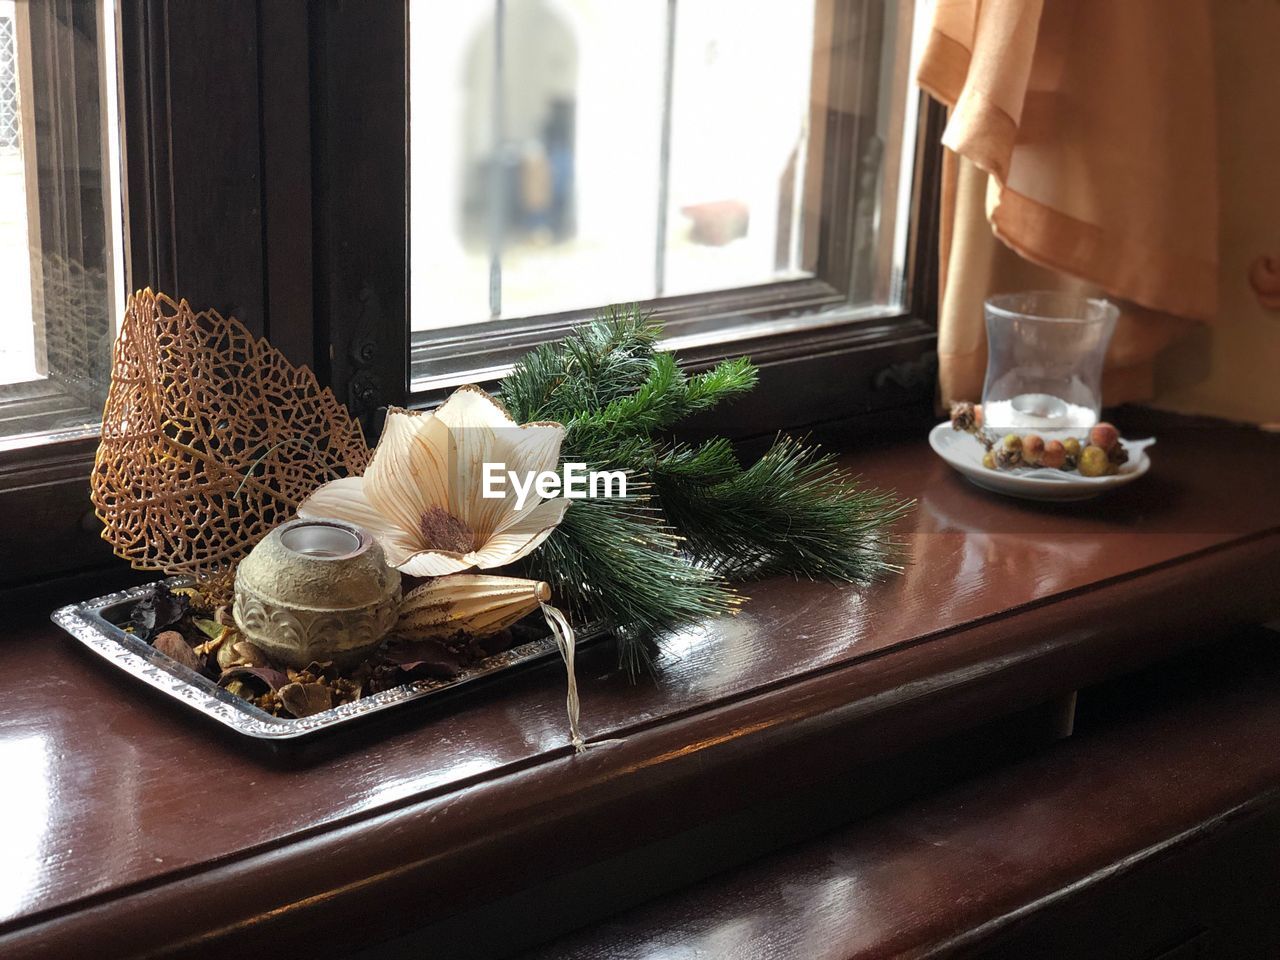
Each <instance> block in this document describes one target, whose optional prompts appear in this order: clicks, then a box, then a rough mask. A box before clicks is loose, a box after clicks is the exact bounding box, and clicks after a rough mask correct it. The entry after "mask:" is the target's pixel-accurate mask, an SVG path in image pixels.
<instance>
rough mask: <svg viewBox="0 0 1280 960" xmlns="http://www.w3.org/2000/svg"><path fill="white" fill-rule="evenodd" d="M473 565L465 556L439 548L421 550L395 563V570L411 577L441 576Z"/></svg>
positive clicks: (468, 568)
mask: <svg viewBox="0 0 1280 960" xmlns="http://www.w3.org/2000/svg"><path fill="white" fill-rule="evenodd" d="M473 566H475V564H474V563H472V562H471V561H469V560H467V559H466V558H465V557H463V556H461V555H459V554H456V553H447V552H444V551H441V550H421V551H419V552H417V553H415V554H412V555H411V556H409V557H407V558H405V559H404V561H402V562H401V563H397V564H395V568H396V569H397V570H399V571H400V572H401V573H407V574H409V576H411V577H443V576H447V575H448V574H451V573H458V572H460V571H462V570H470V569H471V568H472V567H473Z"/></svg>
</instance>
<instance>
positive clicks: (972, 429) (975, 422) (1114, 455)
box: [951, 402, 1129, 477]
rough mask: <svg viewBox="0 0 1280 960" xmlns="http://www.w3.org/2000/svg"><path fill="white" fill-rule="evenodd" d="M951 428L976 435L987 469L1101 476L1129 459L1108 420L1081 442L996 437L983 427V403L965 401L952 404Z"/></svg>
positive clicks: (1028, 436) (1035, 436)
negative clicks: (1033, 469)
mask: <svg viewBox="0 0 1280 960" xmlns="http://www.w3.org/2000/svg"><path fill="white" fill-rule="evenodd" d="M951 427H952V429H953V430H961V431H964V432H965V433H972V434H973V435H974V436H975V437H977V438H978V440H979V442H981V443H982V445H983V446H984V447H986V450H987V452H986V454H985V455H984V456H983V458H982V465H983V466H985V467H987V468H988V469H990V470H1012V469H1014V468H1016V467H1048V468H1050V469H1053V470H1078V471H1079V472H1080V474H1081V476H1085V477H1104V476H1108V475H1110V474H1113V473H1115V472H1116V471H1118V470H1119V469H1120V467H1121V466H1123V465H1124V464H1125V463H1127V462H1128V461H1129V452H1128V451H1127V450H1126V449H1125V447H1124V443H1123V442H1121V440H1120V432H1119V431H1118V430H1117V429H1116V428H1115V427H1114V426H1112V425H1111V424H1109V423H1099V424H1097V425H1095V426H1094V427H1093V429H1091V430H1090V431H1089V436H1088V437H1087V438H1086V439H1085V440H1084V441H1083V442H1082V441H1081V440H1079V439H1078V438H1076V437H1068V438H1067V439H1066V440H1047V441H1046V440H1045V439H1044V438H1043V437H1041V436H1040V435H1039V434H1035V433H1026V434H1022V435H1018V434H1016V433H1009V434H1006V435H1005V436H1003V437H999V438H997V437H995V436H993V435H992V434H991V433H990V432H988V431H987V430H985V429H983V425H982V406H981V405H980V404H976V403H967V402H965V403H954V404H952V405H951Z"/></svg>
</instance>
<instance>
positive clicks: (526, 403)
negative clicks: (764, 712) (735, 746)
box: [502, 305, 910, 673]
mask: <svg viewBox="0 0 1280 960" xmlns="http://www.w3.org/2000/svg"><path fill="white" fill-rule="evenodd" d="M660 333H661V330H660V328H659V326H658V325H657V324H656V323H654V322H653V320H652V319H651V318H650V317H648V316H646V315H644V314H643V313H641V312H640V310H639V309H638V308H637V307H635V306H634V305H633V306H630V307H613V308H610V309H609V310H607V311H605V312H604V313H603V314H601V315H600V316H599V317H598V318H597V319H596V320H595V321H594V322H592V323H589V324H585V325H583V326H582V327H580V328H578V329H577V330H574V331H573V332H572V333H571V334H570V335H569V336H568V337H566V338H565V339H563V340H561V341H559V342H558V343H553V344H546V345H544V346H540V347H538V348H537V349H535V350H533V351H532V352H530V353H529V354H528V355H526V356H525V357H524V358H523V359H522V360H521V361H520V362H519V363H518V364H516V367H515V369H514V370H513V371H512V372H511V373H510V374H509V375H508V376H507V378H506V379H505V380H504V382H503V386H502V400H503V402H504V404H505V405H506V407H507V409H508V410H509V411H510V412H511V414H512V415H513V416H514V417H516V418H517V419H518V420H519V421H520V422H523V423H527V422H530V421H535V420H553V421H556V422H558V423H563V424H564V425H565V428H566V431H565V440H564V443H563V445H562V448H561V457H562V459H563V460H566V461H571V462H582V463H586V464H587V465H588V466H589V467H590V468H591V469H613V470H617V469H624V470H627V471H628V472H629V477H630V479H629V481H628V490H629V493H630V494H631V496H629V497H628V498H626V499H615V500H606V499H598V500H595V499H587V500H576V501H574V502H573V504H572V505H571V506H570V508H569V509H568V510H567V511H566V513H565V516H564V519H563V520H562V521H561V522H560V525H559V526H558V527H557V528H556V530H555V532H554V533H552V535H551V536H550V537H549V538H548V539H547V540H546V542H545V543H543V545H542V546H541V547H539V549H538V550H536V551H535V552H534V553H532V554H531V555H530V556H528V557H527V558H525V560H523V561H522V562H521V569H522V571H523V573H524V575H526V576H529V577H535V578H537V579H540V580H546V581H548V582H549V583H550V584H551V588H552V591H553V594H554V596H555V597H556V598H557V599H558V602H560V603H562V604H564V605H565V606H566V607H567V608H568V610H569V612H570V615H571V616H572V617H573V618H574V619H575V620H576V621H577V622H579V623H583V624H598V625H600V626H601V627H603V628H605V629H607V630H610V631H611V632H613V633H614V635H615V636H616V637H618V640H619V644H620V646H619V660H620V662H621V663H622V664H623V665H625V666H626V667H627V668H628V669H629V670H631V671H632V673H634V672H635V671H636V670H637V669H638V668H639V666H640V665H642V664H643V663H645V662H647V651H648V650H649V646H648V644H649V642H650V641H652V640H655V639H660V638H661V636H662V635H663V634H666V633H670V632H672V631H674V630H677V629H679V628H680V627H682V626H684V625H686V624H688V623H690V622H691V621H696V620H700V619H703V618H706V617H713V616H719V615H721V614H724V613H725V612H728V611H730V610H732V609H733V608H734V604H735V603H736V601H737V598H736V595H735V594H734V593H733V592H732V590H731V589H730V588H729V586H728V582H729V581H730V580H734V579H742V578H744V577H749V576H756V577H758V576H769V575H774V574H790V575H793V576H804V577H823V578H829V579H833V580H842V581H851V582H864V581H867V580H871V579H874V578H875V577H878V576H881V575H883V574H886V573H889V572H893V571H897V570H899V569H901V568H900V566H899V564H898V560H899V555H900V548H899V547H898V545H897V544H895V543H894V542H893V541H892V540H891V539H889V538H888V536H887V535H886V527H887V526H888V525H889V524H891V523H892V522H893V521H894V520H896V519H898V518H899V517H900V516H901V515H902V514H903V513H904V512H905V511H906V510H907V509H909V507H910V504H909V503H904V502H902V501H899V500H897V499H896V498H894V497H893V496H892V495H889V494H886V493H881V492H878V491H874V490H867V489H864V488H863V487H861V486H859V485H858V484H857V483H856V482H855V481H854V480H852V479H851V478H849V477H847V476H846V475H845V474H844V473H842V472H841V471H840V469H839V468H838V466H837V465H836V463H835V460H834V459H833V458H832V457H830V456H827V455H823V454H821V453H820V452H818V451H817V450H816V449H815V448H812V447H809V446H806V445H804V444H803V443H800V442H798V441H795V440H789V439H785V438H783V439H779V440H778V441H777V442H776V443H775V444H774V446H773V447H772V448H771V449H770V450H769V452H768V453H766V454H765V455H764V457H762V458H761V459H760V461H759V462H758V463H755V464H752V465H751V466H749V467H746V468H744V467H743V466H742V465H741V464H740V463H739V462H738V459H737V456H736V455H735V454H734V450H733V446H732V444H730V443H729V441H727V440H724V439H715V440H711V441H709V442H707V443H704V444H702V445H700V446H697V447H690V446H686V445H682V444H674V445H673V444H672V442H671V439H670V436H669V432H670V430H671V428H672V427H674V426H675V425H676V424H678V423H679V422H680V421H681V420H683V419H685V418H686V417H688V416H690V415H691V414H694V413H698V412H700V411H703V410H708V409H710V408H712V407H714V406H716V405H717V404H719V403H722V402H724V401H726V400H731V399H733V398H735V397H738V396H741V395H742V394H744V393H746V392H748V391H750V390H751V389H752V388H753V387H754V386H755V385H756V380H757V371H756V368H755V366H754V365H753V364H752V363H751V361H750V360H748V359H747V358H745V357H743V358H738V359H734V360H726V361H724V362H723V363H721V364H719V365H718V366H716V367H715V368H714V369H711V370H708V371H706V372H704V373H699V374H695V375H693V376H689V375H687V374H685V373H684V372H683V371H682V370H681V369H680V368H679V366H678V365H677V363H676V361H675V358H674V357H673V356H672V355H671V354H670V353H666V352H659V351H658V350H657V342H658V337H659V334H660Z"/></svg>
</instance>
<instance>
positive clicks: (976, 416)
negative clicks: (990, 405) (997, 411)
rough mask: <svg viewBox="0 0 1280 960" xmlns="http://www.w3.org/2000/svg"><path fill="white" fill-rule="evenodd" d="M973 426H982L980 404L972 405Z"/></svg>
mask: <svg viewBox="0 0 1280 960" xmlns="http://www.w3.org/2000/svg"><path fill="white" fill-rule="evenodd" d="M973 425H974V426H975V427H981V426H982V404H980V403H975V404H974V405H973Z"/></svg>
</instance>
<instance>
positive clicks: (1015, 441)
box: [1000, 433, 1022, 450]
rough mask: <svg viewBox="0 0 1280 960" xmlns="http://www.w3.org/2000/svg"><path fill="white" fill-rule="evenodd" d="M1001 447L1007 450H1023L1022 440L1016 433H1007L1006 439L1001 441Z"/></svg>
mask: <svg viewBox="0 0 1280 960" xmlns="http://www.w3.org/2000/svg"><path fill="white" fill-rule="evenodd" d="M1000 445H1001V446H1002V447H1004V448H1005V449H1006V450H1021V449H1022V438H1021V437H1020V436H1018V435H1017V434H1016V433H1006V434H1005V435H1004V439H1003V440H1001V441H1000Z"/></svg>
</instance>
